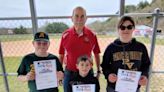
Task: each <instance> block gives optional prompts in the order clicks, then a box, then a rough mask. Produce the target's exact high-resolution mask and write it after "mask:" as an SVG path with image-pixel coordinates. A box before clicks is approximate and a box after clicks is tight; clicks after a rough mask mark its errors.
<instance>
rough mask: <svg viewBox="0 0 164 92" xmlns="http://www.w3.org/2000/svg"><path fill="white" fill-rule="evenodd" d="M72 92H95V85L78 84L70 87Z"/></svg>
mask: <svg viewBox="0 0 164 92" xmlns="http://www.w3.org/2000/svg"><path fill="white" fill-rule="evenodd" d="M72 89H73V92H95V84H80V85H73V86H72Z"/></svg>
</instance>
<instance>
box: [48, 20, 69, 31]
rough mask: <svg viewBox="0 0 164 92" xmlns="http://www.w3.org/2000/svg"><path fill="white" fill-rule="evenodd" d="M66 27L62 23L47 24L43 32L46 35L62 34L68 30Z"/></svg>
mask: <svg viewBox="0 0 164 92" xmlns="http://www.w3.org/2000/svg"><path fill="white" fill-rule="evenodd" d="M68 28H69V27H68V25H66V24H65V23H62V22H54V23H49V24H48V25H47V26H46V27H45V31H46V32H48V33H62V32H63V31H64V30H66V29H68Z"/></svg>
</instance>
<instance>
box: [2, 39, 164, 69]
mask: <svg viewBox="0 0 164 92" xmlns="http://www.w3.org/2000/svg"><path fill="white" fill-rule="evenodd" d="M113 40H114V39H113V38H98V41H99V45H100V48H101V56H102V55H103V53H104V50H105V49H106V47H107V45H108V44H109V43H111V42H112V41H113ZM50 41H51V45H50V48H49V52H50V53H53V54H55V55H58V49H59V44H60V43H59V42H60V40H58V39H51V40H50ZM146 46H147V48H148V52H150V45H146ZM163 50H164V46H162V45H156V46H155V53H154V62H153V63H154V64H153V69H154V70H161V69H162V70H164V67H163V65H164V62H162V61H163V60H164V55H163ZM2 51H3V56H4V57H11V56H12V57H15V56H24V55H26V54H28V53H31V52H33V51H34V48H33V46H32V42H31V40H26V41H13V42H3V43H2Z"/></svg>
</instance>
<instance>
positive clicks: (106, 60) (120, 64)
mask: <svg viewBox="0 0 164 92" xmlns="http://www.w3.org/2000/svg"><path fill="white" fill-rule="evenodd" d="M149 66H150V59H149V56H148V52H147V49H146V47H145V45H144V44H142V43H140V42H138V41H136V39H135V38H133V39H132V40H131V42H129V43H122V42H121V41H120V40H119V39H116V40H115V41H114V42H113V43H111V44H109V45H108V47H107V48H106V50H105V52H104V55H103V61H102V64H101V67H102V71H103V74H104V76H105V78H106V79H107V83H108V86H110V87H112V88H113V89H115V83H111V82H109V81H108V76H109V74H111V73H114V74H116V75H117V72H118V69H126V70H134V71H141V72H142V73H141V75H145V76H147V77H148V71H149ZM139 87H140V86H138V88H139Z"/></svg>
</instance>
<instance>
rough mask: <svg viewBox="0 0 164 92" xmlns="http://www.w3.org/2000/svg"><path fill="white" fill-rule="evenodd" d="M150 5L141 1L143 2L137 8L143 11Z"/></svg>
mask: <svg viewBox="0 0 164 92" xmlns="http://www.w3.org/2000/svg"><path fill="white" fill-rule="evenodd" d="M148 5H149V2H148V1H145V2H143V1H141V2H140V3H139V4H138V5H137V7H138V9H143V8H145V7H146V6H148Z"/></svg>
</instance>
